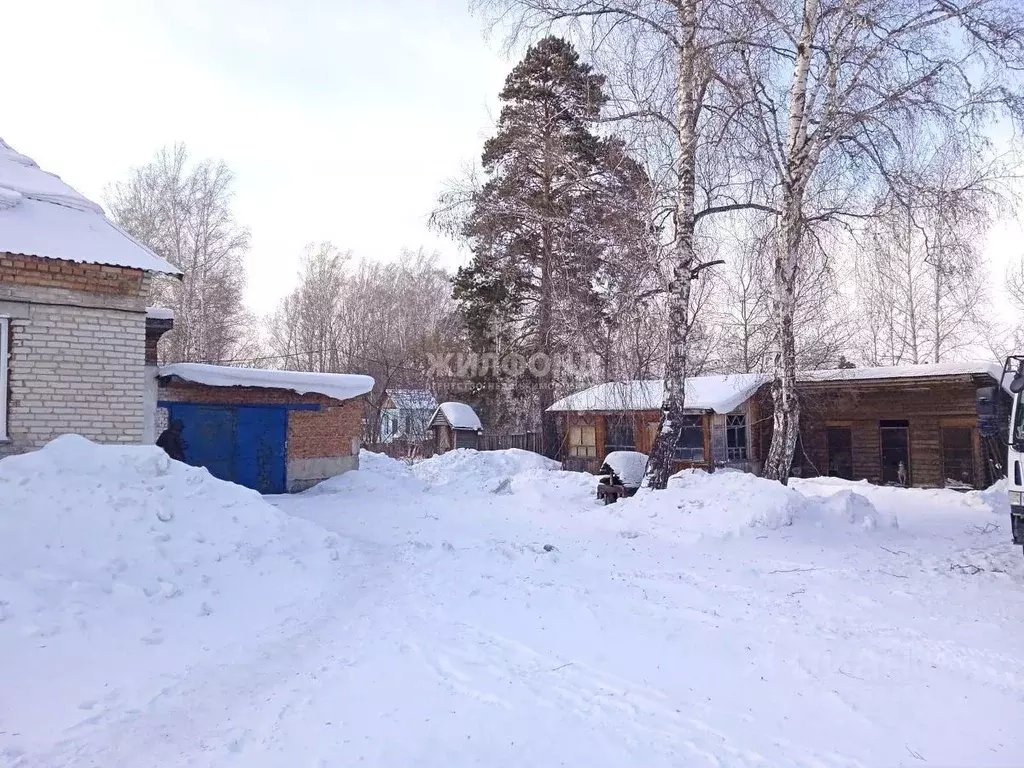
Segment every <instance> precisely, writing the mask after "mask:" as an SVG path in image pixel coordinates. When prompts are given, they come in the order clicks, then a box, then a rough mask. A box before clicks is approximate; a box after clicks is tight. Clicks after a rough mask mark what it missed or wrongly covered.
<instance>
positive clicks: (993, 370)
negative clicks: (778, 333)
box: [548, 361, 1013, 413]
mask: <svg viewBox="0 0 1024 768" xmlns="http://www.w3.org/2000/svg"><path fill="white" fill-rule="evenodd" d="M968 375H970V376H990V377H991V378H992V380H993V381H995V382H999V381H1000V379H1001V378H1002V375H1003V367H1002V366H1001V365H999V364H997V363H992V362H986V361H971V362H962V363H934V364H931V365H895V366H878V367H873V368H837V369H835V370H823V371H800V372H799V373H797V380H798V381H800V382H804V383H812V382H839V381H869V380H887V379H926V378H933V377H937V376H968ZM771 378H772V377H771V376H770V375H768V374H765V373H730V374H725V375H722V376H693V377H691V378H688V379H687V380H686V400H685V406H686V410H688V411H714V412H715V413H729V412H730V411H732V410H734V409H736V408H738V407H739V406H740V405H742V404H743V403H744V402H745V401H746V400H748V399H749V398H750V397H751V396H752V395H753V394H754V393H755V392H756V391H757V389H758V387H760V386H761V385H762V384H765V383H767V382H769V381H771ZM1012 378H1013V377H1012V376H1010V375H1007V377H1006V379H1005V381H1002V382H1001V383H1002V387H1003V389H1005V390H1006V391H1007V392H1009V391H1010V390H1009V383H1010V380H1011V379H1012ZM663 394H664V384H663V382H662V380H661V379H651V380H646V381H624V382H609V383H607V384H598V385H597V386H594V387H590V388H589V389H584V390H583V391H582V392H576V393H574V394H571V395H569V396H567V397H563V398H562V399H561V400H559V401H557V402H556V403H554V404H553V405H552V406H551V407H550V408H548V410H549V411H657V410H660V409H661V405H662V397H663Z"/></svg>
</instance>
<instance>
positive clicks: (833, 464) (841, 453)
mask: <svg viewBox="0 0 1024 768" xmlns="http://www.w3.org/2000/svg"><path fill="white" fill-rule="evenodd" d="M826 442H827V446H828V474H829V477H841V478H843V479H844V480H853V434H852V431H851V429H850V428H849V427H828V428H827V429H826Z"/></svg>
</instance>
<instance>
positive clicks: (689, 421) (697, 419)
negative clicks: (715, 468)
mask: <svg viewBox="0 0 1024 768" xmlns="http://www.w3.org/2000/svg"><path fill="white" fill-rule="evenodd" d="M683 419H684V423H683V424H681V425H680V427H679V436H680V438H681V437H682V436H683V434H685V433H686V431H687V430H696V431H697V432H699V433H700V447H699V448H698V447H696V446H692V445H680V444H677V445H676V446H675V448H674V449H673V451H672V460H673V461H687V462H690V463H691V464H703V463H704V462H705V461H707V451H706V446H705V444H704V443H705V440H704V438H705V437H706V436H705V434H704V417H703V416H701V415H692V414H686V415H684V416H683ZM684 451H688V452H689V454H688V455H682V452H684ZM697 451H700V458H695V453H696V452H697Z"/></svg>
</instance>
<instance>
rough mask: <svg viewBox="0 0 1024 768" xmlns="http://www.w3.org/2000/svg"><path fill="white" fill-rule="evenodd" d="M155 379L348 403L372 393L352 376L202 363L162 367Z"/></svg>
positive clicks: (368, 380)
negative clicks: (284, 391)
mask: <svg viewBox="0 0 1024 768" xmlns="http://www.w3.org/2000/svg"><path fill="white" fill-rule="evenodd" d="M157 373H158V375H159V376H161V377H164V376H176V377H178V378H179V379H182V380H183V381H189V382H192V383H194V384H205V385H207V386H210V387H258V388H261V389H287V390H291V391H292V392H296V393H297V394H300V395H305V394H307V393H310V392H314V393H316V394H320V395H325V396H327V397H331V398H334V399H335V400H351V399H352V398H354V397H359V396H360V395H365V394H366V393H367V392H369V391H370V390H372V389H373V385H374V381H373V377H372V376H364V375H362V374H354V373H310V372H307V371H275V370H269V369H265V368H231V367H229V366H225V365H206V364H205V363H172V364H170V365H162V366H160V368H159V370H158V372H157Z"/></svg>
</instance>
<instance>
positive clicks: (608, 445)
mask: <svg viewBox="0 0 1024 768" xmlns="http://www.w3.org/2000/svg"><path fill="white" fill-rule="evenodd" d="M617 431H621V432H622V433H623V434H625V433H626V431H628V432H629V442H628V443H626V442H622V441H621V440H620V441H614V440H612V436H613V435H614V434H615V432H617ZM616 437H621V435H616ZM604 450H605V453H606V454H609V453H611V452H612V451H635V450H636V427H635V425H634V424H633V419H632V418H628V419H627V418H611V419H606V420H605V434H604Z"/></svg>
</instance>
